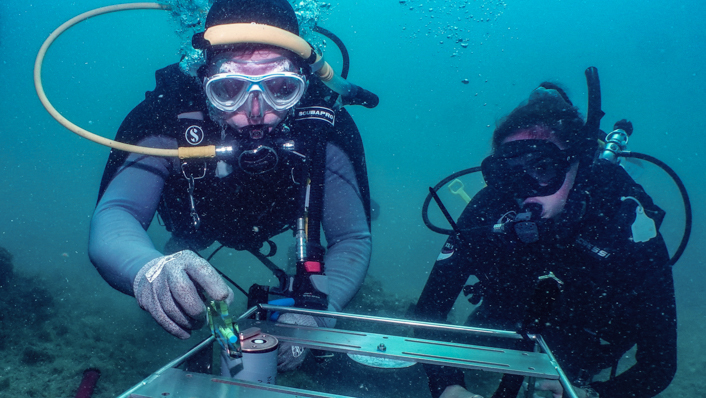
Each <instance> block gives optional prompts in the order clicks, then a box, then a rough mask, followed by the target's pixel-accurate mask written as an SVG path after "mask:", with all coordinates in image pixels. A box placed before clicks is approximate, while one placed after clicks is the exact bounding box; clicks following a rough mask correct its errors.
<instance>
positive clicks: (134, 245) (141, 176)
mask: <svg viewBox="0 0 706 398" xmlns="http://www.w3.org/2000/svg"><path fill="white" fill-rule="evenodd" d="M140 145H144V146H151V147H158V148H176V141H175V140H170V139H168V138H160V137H150V138H147V139H145V140H143V141H142V142H141V143H140ZM171 167H172V165H171V160H170V159H167V158H160V157H155V156H146V155H138V154H131V155H130V156H129V157H128V159H127V160H126V161H125V164H124V165H123V166H121V168H120V169H119V170H118V172H117V173H116V174H115V177H114V178H113V179H112V181H111V182H110V184H109V185H108V187H107V189H106V191H105V193H104V194H103V197H102V198H101V200H100V202H98V205H97V206H96V209H95V212H94V213H93V219H92V220H91V231H90V234H89V242H88V256H89V257H90V259H91V262H92V263H93V265H94V266H95V267H96V269H97V270H98V272H99V273H100V274H101V276H102V277H103V279H105V280H106V282H108V283H109V284H110V285H111V286H112V287H114V288H115V289H117V290H119V291H121V292H123V293H125V294H129V295H133V291H132V283H133V280H134V279H135V276H136V275H137V272H138V271H139V270H140V268H142V266H144V265H145V264H147V263H148V262H149V261H151V260H153V259H155V258H157V257H161V256H162V253H161V252H159V251H158V250H157V249H155V247H154V244H153V243H152V240H151V239H150V237H149V236H148V235H147V232H146V230H147V228H148V227H149V225H150V223H151V222H152V219H153V217H154V214H155V211H156V210H157V206H158V205H159V200H160V197H161V194H162V188H163V187H164V181H165V180H166V178H167V177H168V176H169V172H170V169H171Z"/></svg>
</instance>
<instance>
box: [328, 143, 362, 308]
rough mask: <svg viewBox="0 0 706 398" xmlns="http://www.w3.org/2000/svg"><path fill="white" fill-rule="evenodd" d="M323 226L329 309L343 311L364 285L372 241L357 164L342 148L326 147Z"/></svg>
mask: <svg viewBox="0 0 706 398" xmlns="http://www.w3.org/2000/svg"><path fill="white" fill-rule="evenodd" d="M325 178H326V180H325V183H324V209H323V223H322V224H323V228H324V234H325V236H326V242H327V245H328V251H327V253H326V256H325V258H324V261H325V264H326V275H327V278H328V285H329V309H331V310H334V311H341V310H342V309H343V307H345V306H346V304H348V302H349V301H350V300H351V299H352V298H353V296H354V295H355V294H356V292H357V291H358V289H360V286H361V285H362V284H363V280H364V279H365V274H366V273H367V271H368V265H369V263H370V254H371V251H372V240H371V236H370V228H369V227H368V221H367V218H366V215H365V208H364V207H363V199H362V196H361V193H360V189H359V187H358V183H357V180H356V174H355V171H354V169H353V164H352V163H351V160H350V159H349V158H348V156H347V155H346V154H345V153H344V152H343V151H342V150H341V149H340V148H338V147H336V146H334V145H330V144H329V145H328V147H327V149H326V176H325Z"/></svg>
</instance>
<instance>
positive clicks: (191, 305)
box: [133, 250, 233, 339]
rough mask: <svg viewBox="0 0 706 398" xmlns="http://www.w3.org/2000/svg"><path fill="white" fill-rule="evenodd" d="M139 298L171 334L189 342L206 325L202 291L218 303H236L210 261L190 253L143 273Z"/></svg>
mask: <svg viewBox="0 0 706 398" xmlns="http://www.w3.org/2000/svg"><path fill="white" fill-rule="evenodd" d="M133 290H134V292H135V298H136V299H137V303H138V304H139V305H140V307H141V308H142V309H143V310H145V311H147V312H149V313H150V315H152V318H154V319H155V320H156V321H157V323H158V324H159V325H160V326H162V327H163V328H164V329H165V330H166V331H167V332H169V333H171V334H173V335H174V336H176V337H179V338H180V339H187V338H189V336H190V335H191V333H190V332H191V331H192V330H196V329H199V328H201V327H202V326H203V325H204V324H205V322H206V306H205V305H204V303H203V299H202V298H201V296H200V295H199V291H202V292H204V293H206V295H207V296H208V297H209V298H211V299H213V300H217V301H222V300H225V301H226V302H227V303H229V304H230V303H231V302H232V301H233V290H232V289H231V288H230V287H228V285H226V283H225V282H224V281H223V279H222V278H221V276H220V275H218V272H217V271H216V269H215V268H213V267H212V266H211V264H209V263H208V261H206V260H204V259H203V258H201V257H200V256H199V255H197V254H196V253H194V252H192V251H190V250H184V251H180V252H178V253H174V254H172V255H170V256H164V257H158V258H155V259H154V260H152V261H150V262H149V263H147V264H145V266H144V267H142V268H141V269H140V271H139V272H138V273H137V276H136V277H135V281H134V282H133Z"/></svg>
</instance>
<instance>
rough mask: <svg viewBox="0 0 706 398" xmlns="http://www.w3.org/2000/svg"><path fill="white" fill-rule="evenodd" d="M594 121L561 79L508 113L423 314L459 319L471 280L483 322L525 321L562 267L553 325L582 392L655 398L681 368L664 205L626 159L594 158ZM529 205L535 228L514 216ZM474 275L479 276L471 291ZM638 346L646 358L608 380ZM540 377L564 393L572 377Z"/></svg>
mask: <svg viewBox="0 0 706 398" xmlns="http://www.w3.org/2000/svg"><path fill="white" fill-rule="evenodd" d="M628 123H629V122H628ZM583 126H584V123H583V120H582V118H581V117H580V115H579V112H578V110H577V109H576V108H575V107H574V106H573V105H572V104H571V102H570V101H569V99H568V98H567V96H566V94H565V93H564V92H563V90H561V89H560V88H559V87H557V86H556V85H553V84H551V83H544V84H542V85H541V86H540V87H539V88H537V89H536V90H535V91H533V92H532V94H531V95H530V98H529V99H528V100H527V101H526V102H524V103H523V104H521V105H520V106H518V107H517V108H516V109H514V110H513V111H512V112H511V113H510V114H509V115H508V116H507V117H505V118H504V119H503V120H502V121H501V122H500V123H499V125H498V127H497V128H496V129H495V132H494V135H493V154H492V155H491V156H490V157H488V158H486V159H485V160H484V161H483V164H482V171H483V175H484V178H485V180H486V183H487V184H488V186H487V187H486V188H484V189H483V190H481V191H480V192H479V193H478V194H477V195H476V196H475V197H474V198H473V200H472V201H471V202H470V203H469V204H468V206H467V207H466V208H465V210H464V212H463V214H462V215H461V217H460V218H459V220H458V223H457V231H458V233H457V234H455V235H452V236H451V237H450V238H449V239H448V240H447V242H446V244H445V245H444V247H443V249H442V251H441V253H440V254H439V257H438V259H437V261H436V263H435V264H434V267H433V269H432V271H431V274H430V276H429V279H428V281H427V283H426V286H425V287H424V290H423V292H422V294H421V296H420V298H419V302H418V304H417V307H416V315H417V317H418V318H419V319H420V320H425V321H437V322H443V321H446V317H447V315H448V313H449V311H450V310H451V308H452V306H453V304H454V301H455V300H456V298H457V297H458V295H459V293H461V291H464V293H465V294H467V295H470V296H471V298H470V301H471V302H472V303H474V304H478V303H479V302H480V305H479V306H478V307H476V309H475V310H474V312H473V313H472V314H471V315H470V317H469V320H468V323H469V325H472V326H479V327H487V328H496V329H507V330H521V329H522V327H523V321H525V319H526V318H525V315H526V312H527V311H528V310H529V309H528V305H529V302H530V301H531V296H532V294H533V291H534V289H535V286H536V285H537V281H538V278H540V277H542V276H547V275H550V273H551V274H553V275H554V276H555V277H556V278H558V280H560V281H561V288H562V292H561V295H560V296H559V300H558V302H557V303H555V304H554V306H553V308H552V311H551V313H549V314H547V319H546V324H545V325H542V328H543V330H542V332H541V333H542V335H543V336H544V338H545V340H546V342H547V344H548V345H549V347H550V348H551V349H552V351H553V353H554V355H555V356H556V357H557V359H558V361H559V364H560V366H561V367H562V368H563V370H564V371H565V372H566V373H567V375H568V377H569V379H570V380H571V381H572V383H573V384H574V386H575V389H576V393H577V395H578V396H579V398H584V397H599V396H600V397H601V398H613V397H615V398H624V397H646V398H647V397H653V396H655V395H657V394H658V393H660V392H661V391H662V390H664V389H665V388H666V387H667V386H668V385H669V383H670V382H671V380H672V378H673V377H674V374H675V372H676V366H677V365H676V364H677V362H676V338H677V333H676V309H675V299H674V284H673V280H672V270H671V266H670V265H669V264H668V262H669V255H668V252H667V249H666V246H665V243H664V241H663V239H662V236H661V235H660V234H659V232H658V229H659V225H660V223H661V221H662V219H663V217H664V212H663V211H662V210H661V209H660V208H658V207H657V206H656V205H655V204H654V203H653V201H652V199H651V198H650V197H649V196H648V195H647V194H646V193H645V191H644V190H643V189H642V187H640V186H639V185H638V184H637V183H635V182H634V181H633V180H632V178H630V177H629V176H628V175H627V173H626V172H625V171H624V170H623V169H622V168H621V167H620V166H619V165H616V164H615V163H611V162H608V161H603V160H594V157H595V156H594V155H595V153H596V150H597V149H598V146H597V141H596V140H595V139H593V138H592V137H593V135H590V134H586V131H585V128H583ZM630 127H631V125H630ZM519 214H523V215H525V216H526V217H527V218H528V219H530V220H531V222H530V224H532V225H531V228H528V229H526V228H519V229H518V228H514V227H515V226H517V225H518V224H519V223H516V221H517V220H518V215H519ZM493 226H495V227H493ZM471 275H474V276H476V277H477V278H478V280H479V281H478V282H477V283H476V284H474V285H473V286H467V287H466V288H465V289H464V285H465V284H466V281H467V279H468V278H469V276H471ZM481 300H482V301H481ZM419 335H420V336H422V337H437V338H438V337H439V336H438V335H437V336H433V335H429V334H428V332H427V333H426V334H425V333H424V332H420V333H419ZM474 343H478V341H474ZM633 346H637V351H636V354H635V360H636V363H635V364H634V365H633V366H631V367H630V368H629V369H627V370H625V371H624V372H622V373H620V374H617V375H615V374H614V372H613V374H612V375H611V377H610V378H608V379H607V380H600V381H599V380H594V376H596V375H597V374H598V373H599V372H600V371H601V370H603V369H606V368H612V367H614V366H615V365H616V364H617V362H618V360H619V359H620V358H621V356H622V355H623V354H625V352H627V351H628V350H629V349H631V348H632V347H633ZM425 368H426V370H427V374H428V376H429V385H430V389H431V392H432V396H433V397H434V398H436V397H440V396H441V397H443V398H449V397H474V396H476V395H474V394H471V393H470V392H468V391H467V390H466V389H465V388H464V386H465V383H464V376H463V373H462V372H461V371H460V370H457V369H452V368H445V367H436V366H429V365H427V366H425ZM537 387H538V388H539V389H543V390H551V391H552V392H554V394H555V395H554V396H555V397H558V396H561V386H560V385H559V384H558V382H555V381H548V380H544V381H540V382H539V383H537ZM556 394H558V395H556Z"/></svg>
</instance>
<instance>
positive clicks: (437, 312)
mask: <svg viewBox="0 0 706 398" xmlns="http://www.w3.org/2000/svg"><path fill="white" fill-rule="evenodd" d="M470 274H471V267H469V266H468V260H467V259H466V258H465V256H464V255H463V254H462V253H461V251H460V250H459V242H458V240H457V239H456V237H455V236H452V237H449V239H448V240H447V241H446V243H445V244H444V247H443V248H442V250H441V253H440V254H439V256H438V257H437V260H436V262H435V263H434V267H433V268H432V270H431V273H430V274H429V279H427V283H426V285H425V286H424V290H422V294H421V296H420V297H419V301H417V306H416V308H415V316H416V318H417V319H418V320H420V321H427V322H441V323H443V322H446V320H447V317H448V314H449V312H450V311H451V308H452V307H453V305H454V303H455V302H456V298H457V297H458V295H459V294H460V293H461V291H462V290H463V286H464V285H465V284H466V281H467V280H468V277H469V276H470ZM414 334H415V336H416V337H420V338H425V339H444V338H445V337H444V336H441V335H439V334H436V333H433V332H431V331H429V330H426V329H417V330H415V332H414ZM424 370H425V371H426V373H427V377H428V378H429V389H430V391H431V395H432V397H433V398H438V397H439V396H440V395H441V393H443V392H444V389H446V387H448V386H451V385H455V384H458V385H460V386H464V385H465V383H464V381H463V372H462V371H461V370H459V369H457V368H453V367H448V366H436V365H426V364H425V365H424Z"/></svg>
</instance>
